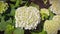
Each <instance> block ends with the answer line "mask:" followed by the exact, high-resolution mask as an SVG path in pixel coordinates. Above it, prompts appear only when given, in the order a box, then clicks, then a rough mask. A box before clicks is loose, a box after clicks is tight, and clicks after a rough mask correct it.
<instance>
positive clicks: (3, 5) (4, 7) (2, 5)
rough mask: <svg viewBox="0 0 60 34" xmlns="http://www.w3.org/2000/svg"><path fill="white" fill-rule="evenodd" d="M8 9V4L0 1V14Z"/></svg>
mask: <svg viewBox="0 0 60 34" xmlns="http://www.w3.org/2000/svg"><path fill="white" fill-rule="evenodd" d="M7 9H8V4H7V3H5V2H4V1H0V13H3V12H5V11H6V10H7Z"/></svg>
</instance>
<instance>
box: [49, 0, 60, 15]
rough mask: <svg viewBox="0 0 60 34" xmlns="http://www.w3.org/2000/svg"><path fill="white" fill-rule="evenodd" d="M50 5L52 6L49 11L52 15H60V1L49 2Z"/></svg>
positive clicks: (51, 0) (52, 0)
mask: <svg viewBox="0 0 60 34" xmlns="http://www.w3.org/2000/svg"><path fill="white" fill-rule="evenodd" d="M50 3H51V4H52V5H51V7H50V10H51V11H53V13H55V14H57V15H60V0H50Z"/></svg>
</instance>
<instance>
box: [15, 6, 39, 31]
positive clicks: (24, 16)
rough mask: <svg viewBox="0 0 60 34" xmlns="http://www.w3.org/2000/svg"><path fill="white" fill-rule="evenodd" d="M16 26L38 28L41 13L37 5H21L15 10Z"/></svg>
mask: <svg viewBox="0 0 60 34" xmlns="http://www.w3.org/2000/svg"><path fill="white" fill-rule="evenodd" d="M15 19H16V24H15V26H16V27H20V28H21V29H23V28H24V29H29V30H31V29H36V27H37V24H38V23H40V13H39V10H38V9H37V8H36V7H32V6H29V7H26V6H23V7H19V8H18V9H17V10H16V12H15Z"/></svg>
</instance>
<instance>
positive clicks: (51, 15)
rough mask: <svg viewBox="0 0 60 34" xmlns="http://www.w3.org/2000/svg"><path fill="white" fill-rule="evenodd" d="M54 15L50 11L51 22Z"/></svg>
mask: <svg viewBox="0 0 60 34" xmlns="http://www.w3.org/2000/svg"><path fill="white" fill-rule="evenodd" d="M53 16H54V14H53V13H52V12H51V11H50V18H49V19H50V20H51V19H52V18H53Z"/></svg>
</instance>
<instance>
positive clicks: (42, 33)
mask: <svg viewBox="0 0 60 34" xmlns="http://www.w3.org/2000/svg"><path fill="white" fill-rule="evenodd" d="M39 34H47V32H46V31H42V32H40V33H39Z"/></svg>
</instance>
